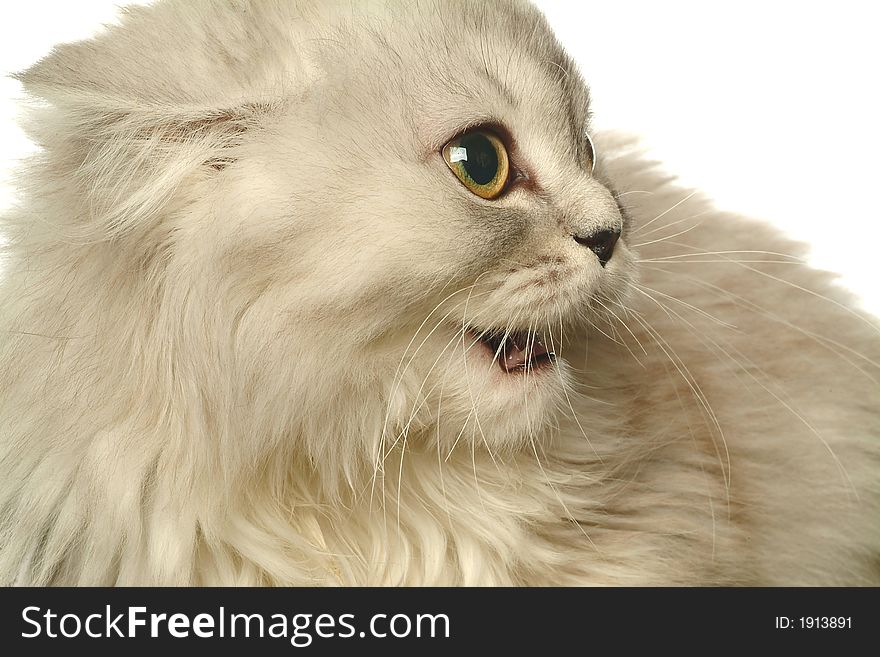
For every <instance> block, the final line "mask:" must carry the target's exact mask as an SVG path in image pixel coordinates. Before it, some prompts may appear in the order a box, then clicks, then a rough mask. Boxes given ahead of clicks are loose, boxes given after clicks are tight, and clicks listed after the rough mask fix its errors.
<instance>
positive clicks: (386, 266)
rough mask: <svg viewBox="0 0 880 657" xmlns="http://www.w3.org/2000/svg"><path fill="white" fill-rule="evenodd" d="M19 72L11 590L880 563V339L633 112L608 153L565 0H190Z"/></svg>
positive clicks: (849, 570) (6, 525)
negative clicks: (636, 122) (479, 165)
mask: <svg viewBox="0 0 880 657" xmlns="http://www.w3.org/2000/svg"><path fill="white" fill-rule="evenodd" d="M20 79H21V81H22V83H23V84H24V86H25V88H26V89H27V91H28V92H29V93H30V94H31V97H32V99H33V100H32V104H33V106H32V109H31V112H30V114H29V118H28V121H27V125H26V128H27V130H28V132H29V135H30V136H31V138H33V139H34V140H35V142H37V143H38V144H39V145H40V146H41V147H42V150H41V152H40V154H39V155H37V156H35V157H34V159H33V161H31V162H30V163H29V164H28V165H27V166H26V167H25V168H23V169H22V171H21V177H20V188H21V194H22V202H21V205H20V206H19V207H18V208H17V209H16V210H14V211H12V212H10V213H9V214H7V216H5V217H4V226H5V235H6V238H7V240H8V245H7V247H6V254H5V263H6V264H5V270H6V273H5V278H4V280H3V282H2V290H0V307H2V308H3V311H2V313H0V315H2V316H0V372H2V377H0V582H4V583H11V582H17V583H20V584H141V585H152V584H157V585H172V584H183V585H186V584H208V585H214V584H358V585H360V584H389V585H391V584H394V585H397V584H464V585H486V584H529V585H551V584H576V585H581V584H612V585H613V584H618V585H619V584H624V585H629V584H722V585H726V584H770V585H775V584H786V585H789V584H817V585H827V584H858V585H862V584H873V585H877V584H880V567H878V564H880V560H878V556H880V522H878V511H880V326H878V323H877V322H876V320H874V319H872V318H869V317H866V316H864V315H863V314H861V313H859V311H857V310H854V309H853V306H852V302H851V299H850V298H849V297H848V296H847V295H846V294H845V293H844V292H842V291H841V290H840V289H838V288H837V287H835V286H834V285H833V282H832V277H831V276H830V275H828V274H826V273H823V272H818V271H813V270H810V269H808V268H807V267H806V266H804V265H803V263H802V262H801V260H800V257H799V256H800V255H801V254H802V252H803V249H802V247H801V246H800V245H797V244H793V243H791V242H790V241H788V240H787V239H785V238H783V237H781V236H780V235H779V234H777V233H776V232H775V231H774V230H772V229H770V228H768V227H766V226H764V225H761V224H758V223H756V222H753V221H749V220H746V219H744V218H741V217H734V216H730V215H727V214H724V213H722V212H719V211H717V210H715V209H713V208H712V207H711V205H710V204H708V203H707V201H706V200H705V199H702V198H701V197H700V196H699V195H696V194H693V193H691V192H690V191H689V190H683V189H681V188H680V187H678V186H676V185H675V184H674V183H673V182H672V181H671V180H670V179H669V178H668V177H665V176H664V175H663V174H662V173H661V172H660V171H659V170H658V168H657V167H656V166H655V165H654V164H652V163H649V162H646V161H644V159H643V158H642V157H641V156H640V155H639V153H638V149H637V147H636V145H634V144H632V143H630V142H629V141H628V140H626V139H625V138H622V137H617V136H613V135H605V136H604V137H602V138H597V139H596V143H597V151H598V154H599V158H598V162H597V166H596V169H595V172H593V173H590V166H588V165H587V163H586V161H587V159H588V158H589V153H588V150H587V149H588V144H587V143H586V142H585V140H584V137H583V135H584V133H585V131H587V130H588V129H589V116H588V96H587V91H586V88H585V86H584V85H583V82H582V81H581V80H580V78H579V76H578V74H577V72H576V70H575V69H574V67H573V66H572V63H571V62H570V61H569V59H568V58H567V57H566V56H565V54H564V53H563V52H562V50H561V48H560V47H559V45H558V44H557V42H556V41H555V39H554V37H553V36H552V34H551V33H550V31H549V29H548V27H547V25H546V23H545V21H544V20H543V18H542V17H541V16H540V14H539V13H538V12H537V11H536V10H534V9H533V8H532V7H530V6H528V5H525V4H521V3H519V2H513V3H511V2H429V1H410V2H403V1H401V2H387V1H382V2H358V3H351V2H347V1H346V2H342V1H339V2H325V1H323V0H322V1H318V0H299V1H296V2H294V1H291V2H281V1H278V2H273V1H270V0H263V1H260V0H252V1H247V0H235V1H232V0H230V1H229V2H222V3H221V2H207V1H193V0H186V1H184V0H166V1H165V2H160V3H158V4H156V5H153V6H150V7H146V8H137V9H131V10H127V11H126V13H125V16H124V18H123V20H122V21H121V25H119V26H117V27H111V28H109V29H108V30H107V31H106V32H104V33H103V34H101V35H99V36H97V37H96V38H94V39H92V40H89V41H86V42H82V43H76V44H68V45H63V46H60V47H58V48H57V49H56V50H55V51H53V53H52V54H50V55H49V56H48V57H46V58H45V59H44V60H42V61H41V62H39V63H38V64H36V65H35V66H34V67H33V68H31V69H30V70H28V71H26V72H24V73H22V74H21V75H20ZM480 124H491V125H495V126H499V127H503V129H504V130H505V131H506V133H507V134H508V136H509V145H510V148H511V157H512V158H513V159H514V160H516V161H518V162H520V163H522V167H523V168H524V169H527V172H528V176H526V178H527V180H526V184H522V185H518V186H517V187H516V188H514V189H511V191H510V192H509V193H508V194H506V195H505V196H503V197H502V198H500V199H498V200H497V201H483V200H482V199H478V198H477V197H476V196H474V195H472V194H470V193H469V192H468V191H467V190H466V189H465V188H464V186H463V185H461V184H460V183H459V182H458V181H457V180H456V179H455V177H454V176H453V175H452V174H451V173H450V171H449V170H448V169H447V168H446V166H445V164H444V162H443V160H442V158H441V157H440V155H439V153H440V150H441V149H442V146H443V144H444V143H445V142H446V141H448V140H449V139H450V138H452V137H454V136H455V135H456V134H459V133H461V132H462V131H463V130H465V129H467V128H469V127H472V126H475V125H480ZM499 129H500V128H499ZM609 222H610V223H609ZM614 222H622V225H623V237H622V239H621V241H620V242H619V244H618V246H617V248H616V250H615V253H614V257H613V258H612V260H611V261H610V262H609V263H608V266H607V267H606V268H604V269H603V268H601V267H600V266H599V265H598V262H597V261H596V258H595V257H594V256H593V255H592V253H591V252H590V251H589V250H587V249H585V248H583V247H582V246H580V245H578V244H576V243H575V241H574V240H572V239H571V236H572V234H574V233H576V232H577V231H580V230H594V229H596V228H597V227H602V226H606V225H611V224H612V223H614ZM473 327H478V328H480V329H485V330H489V329H493V330H514V329H515V330H522V329H532V330H533V331H540V332H542V333H545V334H546V335H548V336H549V337H550V339H552V340H553V341H554V343H555V344H554V345H553V347H554V349H555V351H556V352H557V354H558V355H559V358H558V359H557V361H556V363H555V364H554V366H553V367H552V368H549V369H546V368H545V370H542V371H535V372H527V373H525V374H522V375H513V376H511V375H507V374H505V373H504V372H502V371H501V369H500V368H499V367H498V366H497V365H496V364H494V363H492V362H491V358H490V357H487V354H485V353H483V352H480V349H481V348H482V347H481V345H478V344H475V342H476V341H475V339H473V337H472V336H473V333H472V329H473Z"/></svg>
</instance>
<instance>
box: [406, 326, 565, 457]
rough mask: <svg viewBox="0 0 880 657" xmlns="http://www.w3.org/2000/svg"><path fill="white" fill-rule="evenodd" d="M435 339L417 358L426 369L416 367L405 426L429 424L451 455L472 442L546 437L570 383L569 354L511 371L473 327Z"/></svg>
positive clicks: (503, 445) (498, 444)
mask: <svg viewBox="0 0 880 657" xmlns="http://www.w3.org/2000/svg"><path fill="white" fill-rule="evenodd" d="M439 333H441V331H437V334H439ZM533 339H534V338H533ZM432 341H433V342H434V344H433V345H432V348H430V349H428V348H426V349H424V350H423V351H424V358H423V359H422V358H421V357H420V358H419V360H420V361H421V364H422V367H421V368H419V369H421V370H422V371H421V372H420V373H417V372H413V373H412V378H411V384H410V386H409V388H410V395H409V396H410V400H411V403H410V404H409V406H410V408H411V409H413V410H411V412H410V416H409V417H408V418H403V419H404V420H405V422H404V424H405V425H409V426H420V427H423V429H424V430H425V431H426V433H427V434H430V440H431V441H432V442H434V443H436V444H437V445H438V446H439V448H440V451H441V453H444V454H447V455H448V454H449V453H451V452H452V451H454V450H456V449H461V448H463V447H466V449H468V450H470V449H471V446H472V445H479V446H482V447H483V448H485V447H488V448H489V449H490V450H496V449H502V450H503V449H507V448H520V447H522V446H523V445H524V444H527V443H528V442H529V441H539V442H540V441H543V440H544V439H545V437H546V434H547V427H548V426H555V424H556V423H555V421H554V418H556V417H557V416H558V413H559V412H560V409H561V408H562V407H563V405H564V404H565V403H566V392H567V391H568V390H569V388H570V385H571V367H570V365H569V364H568V363H567V362H566V361H565V359H564V358H559V357H556V356H555V355H554V356H553V357H552V358H550V357H548V358H546V359H545V360H541V361H540V362H538V363H534V364H530V365H529V366H526V367H514V368H511V369H510V370H509V371H508V370H507V369H505V367H504V366H503V365H501V364H500V363H499V360H500V358H499V355H500V354H499V353H497V352H494V351H493V350H492V349H491V348H490V347H489V346H488V345H487V344H484V343H481V342H480V341H479V340H478V339H477V336H476V334H475V332H474V331H470V330H469V331H467V332H465V333H464V334H463V333H462V332H461V330H460V329H456V328H453V327H447V328H446V330H445V331H444V335H435V336H432ZM529 348H530V349H535V350H537V348H536V347H534V346H533V345H530V346H529ZM569 394H570V391H569Z"/></svg>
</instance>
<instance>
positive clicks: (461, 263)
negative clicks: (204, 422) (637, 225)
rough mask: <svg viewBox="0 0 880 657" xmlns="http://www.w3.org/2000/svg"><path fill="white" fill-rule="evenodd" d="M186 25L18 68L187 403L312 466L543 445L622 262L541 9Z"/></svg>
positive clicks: (257, 15) (142, 17)
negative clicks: (182, 381) (50, 117)
mask: <svg viewBox="0 0 880 657" xmlns="http://www.w3.org/2000/svg"><path fill="white" fill-rule="evenodd" d="M188 7H189V5H188V3H186V2H174V1H173V0H171V1H169V2H165V3H159V4H157V5H155V6H154V7H149V8H145V9H142V10H136V11H135V12H133V14H132V16H131V17H130V19H129V22H128V24H127V27H126V28H125V30H123V31H116V32H112V31H111V32H110V33H109V34H108V35H107V37H106V38H104V39H103V40H101V39H99V40H97V41H96V42H94V43H90V44H87V45H85V46H83V45H81V44H74V45H71V46H65V47H63V48H61V49H59V50H58V51H56V52H55V53H54V54H53V55H52V56H51V57H50V58H48V59H47V60H44V62H42V63H41V64H39V65H38V66H36V67H35V68H34V69H32V70H31V71H29V72H27V73H26V74H24V76H23V77H22V80H23V81H24V83H25V85H26V86H27V87H28V88H29V89H30V90H31V91H32V92H36V93H38V94H39V95H42V96H44V97H46V98H49V99H50V100H54V101H55V102H56V104H57V105H58V107H59V108H61V109H62V110H63V111H65V112H67V113H68V114H67V116H66V118H65V121H64V124H63V125H64V127H65V130H68V131H69V135H68V137H67V139H68V141H67V142H65V143H64V144H63V147H62V148H59V149H58V152H59V153H61V155H62V156H63V157H67V153H68V152H69V153H73V154H74V155H72V156H71V157H72V158H73V159H72V160H71V162H72V163H73V164H74V165H75V167H76V171H77V176H80V177H81V178H82V180H80V183H83V182H84V183H85V184H80V185H79V187H78V188H77V189H78V190H80V189H81V190H86V191H85V192H83V193H85V194H86V198H85V199H84V202H83V203H82V204H83V206H84V207H88V208H90V212H92V213H93V215H94V217H95V224H96V225H97V228H95V230H98V229H101V230H104V231H105V232H106V231H111V232H112V236H113V237H114V239H115V241H114V242H113V244H114V248H115V251H114V254H113V258H116V259H123V258H126V257H128V258H131V259H132V260H133V262H132V263H130V266H123V267H122V269H123V270H124V271H125V272H128V273H127V274H126V275H129V274H130V272H132V271H142V270H144V269H145V268H146V269H148V270H149V271H146V273H145V274H144V279H143V280H146V281H148V282H149V283H150V284H154V283H155V285H156V286H161V289H159V290H157V291H154V292H152V293H151V295H150V298H151V299H153V300H155V299H159V302H158V303H160V304H161V305H160V306H158V307H150V308H149V309H148V310H147V311H146V312H145V314H146V316H147V320H148V321H153V322H155V323H156V324H157V326H158V328H157V329H156V330H155V331H154V332H153V334H165V335H166V336H167V338H168V339H167V342H168V343H169V344H171V345H172V346H170V347H163V350H162V353H163V357H164V356H165V354H166V352H167V353H170V354H172V357H173V358H177V359H178V360H179V361H180V362H179V363H177V364H176V368H175V370H174V371H176V372H184V373H189V375H190V376H191V377H192V378H193V381H191V382H189V383H188V385H187V387H186V388H187V389H195V388H203V389H204V392H203V393H202V395H201V399H206V400H207V401H205V402H204V403H205V404H207V405H208V406H210V407H211V408H215V409H216V408H226V409H235V413H230V415H232V416H233V419H232V420H230V421H232V422H238V423H240V424H241V427H238V429H240V430H242V431H247V432H249V433H250V434H253V435H264V434H272V435H274V436H300V437H305V441H306V447H307V449H308V450H309V451H310V453H311V456H313V457H314V459H315V460H316V461H318V460H320V458H321V454H322V453H324V452H326V450H328V449H330V448H331V447H332V449H334V450H335V451H337V452H345V451H348V450H356V449H358V448H359V447H365V448H366V451H367V453H369V454H371V455H372V454H375V452H376V450H377V449H387V448H388V447H389V446H390V445H392V444H394V443H395V442H397V441H398V440H399V439H400V438H401V437H412V439H413V440H415V432H416V430H421V429H425V428H431V431H432V432H433V433H434V434H436V440H437V444H438V445H441V446H443V448H444V449H446V450H449V449H452V447H453V446H454V445H455V444H457V443H459V442H460V441H465V442H467V441H474V442H485V443H486V444H487V445H490V446H492V447H495V446H504V445H514V444H517V443H518V442H520V441H522V440H524V439H527V438H529V437H533V436H535V435H536V434H537V433H538V432H540V430H541V429H542V428H543V427H544V426H545V425H546V424H547V423H548V422H549V421H551V420H552V417H553V415H554V413H555V412H556V407H557V406H558V405H559V404H560V403H561V402H562V400H563V399H564V398H565V396H566V393H567V390H566V386H567V385H568V381H569V379H570V376H571V368H572V363H570V362H569V361H568V360H567V359H566V358H565V355H564V352H563V348H564V345H562V344H561V342H562V341H563V334H564V336H565V341H567V342H577V341H578V338H577V336H578V332H579V331H580V329H581V328H582V327H583V326H584V324H585V323H586V322H587V321H588V320H589V319H590V316H591V314H593V313H595V312H597V311H599V310H601V308H602V304H603V299H608V298H613V297H616V296H618V295H620V294H623V293H624V291H625V290H626V287H627V283H628V280H629V279H630V278H631V276H632V268H633V258H632V255H631V254H630V252H629V250H628V248H627V244H626V235H627V226H626V223H625V221H624V217H623V215H622V214H621V212H620V210H619V208H618V205H617V202H616V200H615V198H614V196H613V194H612V192H611V191H610V190H609V188H608V186H607V185H606V184H604V182H603V177H602V169H601V153H598V154H597V153H594V152H593V148H592V144H591V142H590V139H589V137H588V136H587V135H588V131H589V125H588V95H587V91H586V88H585V86H584V84H583V82H582V81H581V80H580V78H579V77H578V75H577V73H576V71H575V70H574V67H573V65H572V64H571V62H570V61H569V60H568V58H567V57H566V56H565V55H564V53H563V52H562V50H561V49H560V47H559V45H558V44H557V42H556V41H555V39H554V37H553V36H552V34H551V32H550V30H549V28H548V27H547V25H546V23H545V21H544V19H543V17H541V16H540V14H539V13H538V12H537V11H536V10H534V8H532V7H531V6H529V5H526V4H523V3H518V2H514V3H510V2H454V3H420V2H416V3H388V2H377V3H370V2H364V3H356V6H353V5H352V3H348V2H340V3H334V2H315V3H312V4H309V3H299V4H297V5H293V4H292V3H278V4H277V5H275V4H273V5H271V6H270V5H264V4H261V3H255V4H249V3H243V4H241V5H240V6H239V5H238V4H236V5H229V6H227V5H225V4H223V5H221V4H220V3H208V4H206V5H204V6H202V7H201V8H200V10H199V11H198V12H194V11H190V9H189V8H188ZM181 34H190V35H194V34H195V35H199V36H198V38H195V37H194V38H191V39H190V38H179V36H180V35H181ZM181 62H186V65H185V66H182V65H181ZM71 71H75V72H76V73H75V74H74V75H71ZM59 90H60V92H59ZM52 139H55V140H56V141H57V140H58V139H59V138H58V137H57V136H53V137H52ZM83 144H85V146H86V147H87V148H86V149H85V150H83ZM90 158H91V159H90ZM76 193H77V194H79V193H80V191H77V192H76ZM88 195H91V196H90V197H89V196H88ZM126 243H127V244H128V245H129V247H130V248H126V249H124V248H120V247H119V245H120V244H126ZM123 264H124V263H123ZM138 285H141V283H140V282H139V283H138ZM158 369H159V370H160V371H166V370H168V368H167V367H166V366H165V364H164V363H162V364H160V365H159V366H158ZM168 371H170V370H168ZM218 381H219V382H222V384H218ZM251 442H258V441H251Z"/></svg>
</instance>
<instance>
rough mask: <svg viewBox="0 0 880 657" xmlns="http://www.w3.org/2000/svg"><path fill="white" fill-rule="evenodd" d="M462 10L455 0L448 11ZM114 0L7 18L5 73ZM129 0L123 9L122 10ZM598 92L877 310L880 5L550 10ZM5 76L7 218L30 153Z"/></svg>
mask: <svg viewBox="0 0 880 657" xmlns="http://www.w3.org/2000/svg"><path fill="white" fill-rule="evenodd" d="M449 1H454V0H449ZM115 4H116V3H113V2H108V1H106V0H76V1H70V0H68V1H64V0H29V2H27V3H20V2H15V3H13V2H6V3H3V5H2V8H0V71H2V72H4V73H7V72H10V71H16V70H21V69H23V68H26V67H27V66H28V65H29V64H31V63H32V62H34V61H35V60H36V59H38V58H39V57H40V56H42V55H43V54H45V53H46V52H47V51H48V50H49V48H50V47H51V45H52V44H53V43H56V42H59V41H66V40H73V39H80V38H85V37H88V36H89V35H90V34H92V33H93V32H94V31H95V30H96V29H97V28H98V27H99V26H100V25H101V24H102V23H106V22H110V21H112V20H113V17H114V15H115V8H114V5H115ZM120 4H126V3H124V2H122V3H120ZM537 4H538V5H539V6H540V7H541V9H543V10H544V12H545V13H546V14H547V16H548V18H549V20H550V22H551V24H552V25H553V27H554V28H555V29H556V31H557V35H558V36H559V38H560V40H561V41H562V43H563V44H564V45H565V46H566V48H567V49H568V50H569V52H570V53H571V54H572V55H573V56H574V58H575V59H576V60H577V62H578V63H579V65H580V67H581V70H582V72H583V74H584V76H585V78H586V79H587V81H588V83H589V84H590V86H591V87H592V91H593V103H594V104H593V109H594V113H595V123H596V126H597V127H599V128H615V129H622V130H626V131H628V132H631V133H635V134H639V135H641V136H642V137H643V139H644V142H645V144H646V145H647V146H648V147H649V149H650V152H651V155H653V156H654V157H656V158H657V159H659V160H660V161H662V162H664V163H665V165H666V168H667V169H668V170H669V171H670V172H672V173H676V174H678V175H679V176H680V178H681V179H682V182H683V183H684V184H686V185H689V186H693V187H697V188H699V189H701V190H702V191H704V192H706V193H707V194H708V195H710V196H711V197H713V198H714V199H716V201H717V204H718V205H719V206H720V207H722V208H724V209H726V210H733V211H737V212H742V213H746V214H750V215H752V216H755V217H760V218H764V219H766V220H768V221H771V222H773V223H774V224H776V225H778V226H779V227H780V228H782V229H783V230H785V231H787V232H788V233H790V234H792V235H794V236H795V237H798V238H800V239H802V240H805V241H807V242H809V243H810V244H811V245H812V247H813V255H812V262H813V264H815V265H816V266H819V267H823V268H826V269H831V270H834V271H837V272H840V273H841V274H842V275H843V277H842V282H843V283H844V284H846V285H847V286H848V287H850V288H851V289H853V290H855V291H856V292H857V293H858V294H859V295H861V297H862V299H863V304H864V306H865V307H866V308H867V309H869V310H871V311H873V312H875V313H878V314H880V286H878V285H877V283H878V281H880V211H878V209H877V203H878V201H877V200H876V197H877V194H876V192H875V189H876V185H877V177H878V173H880V167H878V165H877V162H878V157H880V129H878V122H880V93H878V86H880V85H878V77H880V76H878V70H877V69H878V64H880V39H878V37H877V28H878V25H880V22H878V20H877V17H876V16H875V15H874V14H875V10H874V9H873V6H874V4H875V3H873V2H870V1H867V0H863V1H861V2H856V1H852V0H845V1H841V0H838V1H836V2H834V3H828V2H823V3H819V2H782V1H779V0H776V1H773V2H771V1H769V0H765V1H764V2H757V1H754V0H737V2H726V3H718V2H685V1H682V0H666V1H664V2H647V1H645V0H640V1H636V0H604V1H603V2H595V1H588V2H576V1H573V0H565V1H564V0H542V1H539V2H538V3H537ZM20 93H21V92H20V88H19V86H18V84H17V83H16V82H14V81H12V80H8V79H3V80H2V81H0V144H2V150H0V209H2V207H5V206H6V205H8V204H9V203H11V202H12V199H13V197H12V194H11V189H10V188H9V185H8V181H7V179H6V176H7V172H8V169H9V168H10V167H12V166H14V163H15V161H16V160H17V159H19V158H20V157H22V156H23V155H25V154H26V153H27V152H28V151H29V150H30V148H31V146H30V145H29V144H28V142H27V140H26V139H24V137H23V136H22V135H21V133H20V132H19V131H18V129H17V128H16V127H15V125H14V113H15V109H14V107H15V106H14V101H15V98H17V97H18V96H19V95H20Z"/></svg>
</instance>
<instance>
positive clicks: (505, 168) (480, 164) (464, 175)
mask: <svg viewBox="0 0 880 657" xmlns="http://www.w3.org/2000/svg"><path fill="white" fill-rule="evenodd" d="M443 159H444V160H446V164H447V165H448V166H449V168H450V169H452V172H453V173H454V174H455V175H456V176H457V177H458V179H459V180H460V181H461V182H462V183H464V185H465V187H467V188H468V189H469V190H471V191H472V192H473V193H474V194H476V195H477V196H479V197H481V198H485V199H493V198H497V197H498V196H499V195H500V194H501V192H503V191H504V188H505V187H506V186H507V178H508V176H509V174H510V167H509V163H508V158H507V149H506V148H504V143H503V142H502V141H501V140H500V139H499V138H498V137H497V136H496V135H495V134H493V133H492V132H489V131H488V130H483V129H477V130H472V131H470V132H466V133H464V134H463V135H461V136H459V137H456V138H455V139H453V140H452V141H450V142H449V143H448V144H446V146H445V147H444V148H443Z"/></svg>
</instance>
